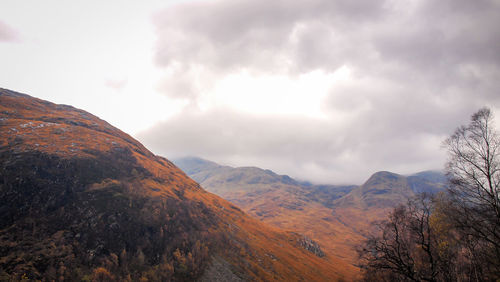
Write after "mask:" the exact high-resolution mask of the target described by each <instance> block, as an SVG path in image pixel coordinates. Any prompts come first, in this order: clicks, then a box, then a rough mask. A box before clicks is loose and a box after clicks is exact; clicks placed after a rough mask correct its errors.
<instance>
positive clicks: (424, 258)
mask: <svg viewBox="0 0 500 282" xmlns="http://www.w3.org/2000/svg"><path fill="white" fill-rule="evenodd" d="M434 207H435V203H434V198H433V197H431V196H430V195H427V194H420V195H418V196H417V197H415V198H413V199H410V200H409V201H408V203H407V204H406V205H400V206H398V207H396V208H395V209H394V210H393V211H392V212H391V214H390V215H389V218H388V219H387V220H385V221H383V222H381V223H379V225H378V227H379V229H380V233H378V234H375V235H374V236H371V237H370V238H369V239H368V240H367V242H366V244H365V245H364V247H363V248H362V250H360V255H361V259H362V260H361V261H362V264H363V267H364V270H365V279H366V280H368V281H374V280H377V281H456V280H457V275H456V274H457V272H456V268H455V267H454V266H455V261H456V259H455V256H454V255H453V254H454V253H456V252H455V251H456V248H455V247H454V246H453V244H450V242H451V240H450V233H449V232H448V231H449V230H443V228H442V227H441V225H440V221H441V219H440V217H439V215H436V213H435V212H434ZM443 234H444V235H445V236H443Z"/></svg>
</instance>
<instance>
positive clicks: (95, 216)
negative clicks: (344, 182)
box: [0, 89, 355, 281]
mask: <svg viewBox="0 0 500 282" xmlns="http://www.w3.org/2000/svg"><path fill="white" fill-rule="evenodd" d="M0 136H1V138H0V280H1V281H17V280H34V281H36V280H43V281H55V280H58V281H90V280H92V281H192V280H200V281H246V280H249V281H250V280H251V281H335V280H338V279H341V278H342V277H350V276H349V275H351V274H352V273H353V271H354V270H355V268H354V267H353V266H352V265H350V264H349V263H346V262H345V261H344V260H341V259H339V258H338V256H331V255H329V254H326V255H325V253H326V252H323V250H322V249H321V247H320V245H319V244H318V243H317V242H315V240H314V238H313V237H314V236H313V237H308V236H306V235H308V233H309V234H311V232H301V231H303V230H300V229H293V228H291V230H293V232H291V231H284V230H282V229H279V228H277V226H279V224H273V225H274V226H270V225H269V224H268V223H274V222H273V221H269V220H267V221H266V220H257V219H254V218H253V217H251V216H249V215H247V213H246V212H248V213H250V214H252V215H254V216H257V218H259V219H265V218H275V219H276V220H278V219H280V218H281V219H282V220H285V219H286V217H284V216H281V215H280V213H279V211H280V210H282V211H294V212H297V214H300V212H303V211H307V210H308V209H309V205H311V204H314V205H315V207H318V208H319V207H324V208H325V211H330V210H329V209H328V210H327V208H326V206H327V203H321V202H320V201H312V200H310V199H311V198H314V197H316V196H318V195H320V194H321V193H327V194H329V195H330V194H331V195H332V196H331V200H332V201H337V200H338V199H342V198H339V196H342V195H344V194H345V193H347V192H348V191H349V189H351V188H339V189H338V191H337V192H332V193H330V190H331V189H323V190H324V191H323V190H321V189H320V188H318V192H313V190H312V189H310V190H307V191H312V192H311V194H310V195H307V194H304V193H303V192H304V191H306V190H305V188H304V187H302V186H300V185H298V184H297V183H296V182H295V181H293V180H292V179H290V178H287V177H281V176H277V175H275V174H273V173H272V172H270V171H261V170H258V169H248V170H247V169H245V170H244V171H245V172H246V171H249V174H250V171H255V172H254V173H253V175H258V177H257V178H254V177H251V178H248V177H247V176H246V175H245V173H243V172H242V173H241V174H240V173H239V172H238V173H232V170H231V171H228V172H226V173H227V177H219V178H218V176H217V175H216V174H215V171H213V172H212V173H210V172H206V171H204V169H202V167H199V168H198V169H199V171H197V170H196V169H197V168H193V169H194V170H191V171H188V174H191V175H192V174H193V173H194V172H196V173H197V174H198V176H193V177H195V178H196V179H201V178H198V177H202V175H205V176H204V179H203V181H200V180H198V181H199V182H200V183H202V185H204V187H205V188H207V189H209V190H210V189H212V188H213V187H215V186H212V185H207V184H208V183H212V184H213V185H215V184H224V182H222V180H225V181H226V183H230V184H227V185H218V186H217V187H218V188H213V189H215V190H217V189H219V190H217V191H218V192H219V193H220V192H222V191H226V192H227V193H232V195H233V196H232V198H231V199H232V201H233V202H234V203H235V204H238V205H239V206H240V207H241V208H243V210H244V211H242V209H240V207H238V206H236V205H235V204H233V203H230V202H228V201H227V200H224V199H223V198H221V197H219V196H217V195H215V194H213V193H210V192H207V191H206V190H205V189H204V188H202V187H201V186H200V185H199V184H198V183H197V182H195V181H194V180H192V179H191V178H189V177H188V176H187V175H186V174H185V173H184V172H182V171H181V170H180V169H178V168H177V167H176V166H175V165H174V164H173V163H172V162H170V161H169V160H167V159H165V158H163V157H160V156H156V155H154V154H153V153H151V152H150V151H149V150H147V149H146V148H145V147H144V146H143V145H142V144H140V143H139V142H138V141H137V140H135V139H133V138H132V137H131V136H129V135H128V134H126V133H124V132H122V131H120V130H118V129H117V128H115V127H113V126H111V125H110V124H108V123H107V122H105V121H103V120H101V119H99V118H98V117H96V116H93V115H92V114H90V113H87V112H85V111H82V110H79V109H76V108H74V107H71V106H67V105H57V104H53V103H50V102H48V101H44V100H40V99H37V98H33V97H31V96H28V95H25V94H21V93H17V92H14V91H10V90H6V89H0ZM210 166H213V164H211V163H210V164H207V165H206V166H203V168H205V167H210ZM217 170H219V171H221V172H222V171H225V170H227V169H226V168H223V167H218V166H217ZM257 172H258V173H257ZM217 179H219V180H217ZM263 181H267V182H266V187H267V188H258V187H257V184H258V183H261V182H263ZM243 183H246V184H245V185H240V184H243ZM234 187H240V190H238V191H237V189H233V188H234ZM332 191H333V190H332ZM281 192H283V193H284V194H283V195H280V193H281ZM351 192H352V191H351ZM220 194H223V193H220ZM239 194H246V195H248V196H249V199H243V198H241V199H240V200H239V201H237V200H236V199H237V196H238V195H239ZM262 195H267V196H269V197H273V198H274V202H271V203H269V202H268V201H267V202H266V201H264V200H263V199H262ZM315 195H316V196H315ZM344 197H345V196H344ZM287 198H289V199H287ZM316 203H317V204H316ZM276 206H279V208H278V209H277V208H276ZM259 214H260V215H259ZM325 216H326V215H325ZM329 216H331V215H329ZM287 220H291V219H290V218H288V219H287ZM298 220H300V219H297V220H295V219H294V220H292V221H294V222H296V225H297V226H299V225H300V223H299V222H298ZM282 225H283V226H289V227H293V226H292V225H290V224H288V225H287V224H282ZM312 235H314V233H313V234H312Z"/></svg>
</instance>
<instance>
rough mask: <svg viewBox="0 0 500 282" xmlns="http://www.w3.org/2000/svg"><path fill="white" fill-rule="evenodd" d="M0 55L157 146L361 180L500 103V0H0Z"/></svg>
mask: <svg viewBox="0 0 500 282" xmlns="http://www.w3.org/2000/svg"><path fill="white" fill-rule="evenodd" d="M0 64H1V66H2V67H1V68H0V87H3V88H8V89H12V90H15V91H19V92H24V93H27V94H30V95H32V96H36V97H39V98H42V99H47V100H50V101H53V102H56V103H64V104H71V105H74V106H76V107H79V108H82V109H84V110H87V111H89V112H91V113H93V114H95V115H97V116H99V117H101V118H103V119H105V120H107V121H109V122H110V123H111V124H113V125H115V126H117V127H119V128H120V129H122V130H124V131H126V132H128V133H130V134H132V135H133V136H135V137H137V138H138V139H139V140H140V141H142V142H143V143H144V144H145V145H146V146H147V147H148V148H149V149H151V150H152V151H153V152H155V153H157V154H160V155H163V156H165V157H167V158H177V157H181V156H187V155H190V156H200V157H204V158H207V159H210V160H213V161H216V162H219V163H222V164H228V165H233V166H259V167H262V168H268V169H272V170H274V171H275V172H277V173H280V174H289V175H290V176H292V177H295V178H299V179H305V180H310V181H313V182H321V183H354V184H360V183H362V182H363V181H364V180H366V179H367V178H368V177H369V176H370V175H371V174H372V173H374V172H376V171H379V170H389V171H393V172H396V173H401V174H407V173H412V172H418V171H421V170H427V169H441V168H442V167H443V165H444V162H445V161H446V154H445V151H444V150H443V149H442V148H441V144H442V142H443V140H444V139H445V138H446V137H447V136H449V135H450V134H451V133H452V132H453V130H454V129H455V128H456V127H457V126H459V125H461V124H464V123H467V122H468V120H469V117H470V115H471V114H472V113H474V112H475V111H476V110H478V109H479V108H480V107H483V106H488V107H490V108H491V109H492V110H493V111H494V112H495V114H496V115H497V116H499V115H500V0H489V1H487V0H440V1H432V0H390V1H374V0H362V1H354V0H295V1H285V0H274V1H269V0H211V1H197V0H191V1H159V0H158V1H118V0H116V1H109V0H108V1H62V0H60V1H54V0H52V1H38V0H31V1H4V0H0Z"/></svg>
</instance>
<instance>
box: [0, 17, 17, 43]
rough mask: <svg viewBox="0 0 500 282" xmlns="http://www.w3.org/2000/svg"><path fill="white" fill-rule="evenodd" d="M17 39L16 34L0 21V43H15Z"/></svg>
mask: <svg viewBox="0 0 500 282" xmlns="http://www.w3.org/2000/svg"><path fill="white" fill-rule="evenodd" d="M17 39H18V34H17V32H16V31H15V30H14V29H13V28H12V27H10V26H8V25H7V24H6V23H4V22H2V21H1V20H0V42H2V41H4V42H9V41H11V42H12V41H16V40H17Z"/></svg>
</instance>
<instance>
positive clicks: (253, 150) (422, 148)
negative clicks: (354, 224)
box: [137, 110, 455, 183]
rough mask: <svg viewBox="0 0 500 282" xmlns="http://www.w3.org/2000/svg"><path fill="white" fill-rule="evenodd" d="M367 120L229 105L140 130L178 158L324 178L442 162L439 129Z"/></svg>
mask: <svg viewBox="0 0 500 282" xmlns="http://www.w3.org/2000/svg"><path fill="white" fill-rule="evenodd" d="M367 122H368V121H366V120H352V121H346V123H345V124H343V125H342V126H338V125H336V124H335V123H334V122H331V121H328V120H315V119H304V118H299V117H297V118H292V117H282V118H271V119H270V118H268V117H265V116H261V117H259V116H257V117H256V116H252V115H248V114H241V113H236V112H231V111H226V110H222V111H221V110H219V111H211V112H204V113H200V112H192V113H190V114H186V113H184V114H181V115H178V116H177V117H175V118H172V119H169V120H168V121H165V122H162V123H160V124H157V125H156V126H154V127H153V128H151V129H149V130H148V131H145V132H142V133H140V134H139V135H138V136H137V137H138V138H139V139H140V140H141V141H142V142H144V144H146V146H148V147H149V148H151V149H152V150H153V151H155V152H157V153H159V154H161V155H164V156H166V157H167V158H176V157H181V156H186V155H196V156H201V157H205V158H207V159H211V160H214V161H217V162H221V163H224V164H230V165H236V166H238V165H240V166H248V165H255V166H259V167H263V168H270V169H273V170H275V171H277V172H279V173H284V174H289V175H292V176H294V177H298V178H302V179H308V180H313V181H316V182H323V183H326V182H328V183H360V182H362V181H363V180H364V179H366V178H367V177H369V175H370V174H371V173H373V172H375V171H378V170H382V169H387V170H393V171H395V172H399V173H410V172H415V171H418V170H419V169H421V168H422V167H425V168H428V169H439V168H440V167H441V163H440V159H439V158H438V159H437V160H436V155H442V154H443V152H441V151H440V142H441V141H442V139H443V137H442V136H441V135H432V134H428V133H426V132H425V131H411V132H410V133H409V134H408V135H407V136H405V135H394V134H392V133H393V131H392V128H391V127H390V124H387V125H386V126H385V127H383V128H376V130H367V126H374V127H376V126H377V124H376V123H375V124H371V125H370V124H362V123H367ZM453 126H455V125H453Z"/></svg>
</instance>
